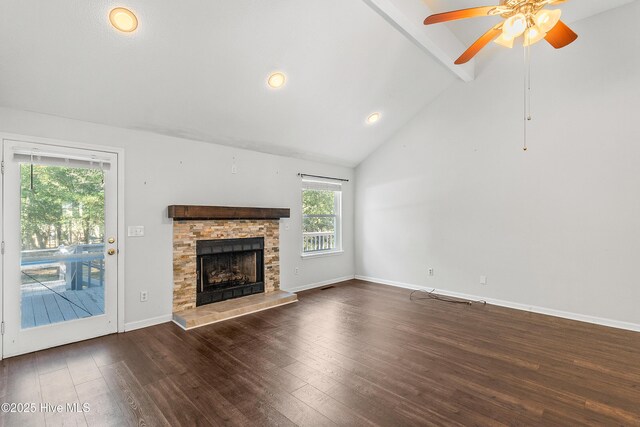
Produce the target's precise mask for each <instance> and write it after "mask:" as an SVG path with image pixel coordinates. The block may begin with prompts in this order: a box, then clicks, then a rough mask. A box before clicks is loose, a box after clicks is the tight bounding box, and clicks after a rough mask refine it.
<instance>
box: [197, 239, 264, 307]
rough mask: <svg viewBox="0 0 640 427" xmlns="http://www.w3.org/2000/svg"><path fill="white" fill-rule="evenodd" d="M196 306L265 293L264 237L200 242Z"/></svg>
mask: <svg viewBox="0 0 640 427" xmlns="http://www.w3.org/2000/svg"><path fill="white" fill-rule="evenodd" d="M196 256H197V263H196V270H197V276H196V277H197V293H196V306H201V305H204V304H210V303H213V302H218V301H224V300H228V299H231V298H238V297H242V296H246V295H252V294H257V293H261V292H264V238H263V237H257V238H249V239H220V240H198V241H197V242H196Z"/></svg>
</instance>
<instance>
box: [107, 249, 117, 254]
mask: <svg viewBox="0 0 640 427" xmlns="http://www.w3.org/2000/svg"><path fill="white" fill-rule="evenodd" d="M115 253H116V250H115V249H109V250H108V251H107V254H109V255H113V254H115Z"/></svg>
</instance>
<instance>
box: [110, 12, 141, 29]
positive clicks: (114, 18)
mask: <svg viewBox="0 0 640 427" xmlns="http://www.w3.org/2000/svg"><path fill="white" fill-rule="evenodd" d="M109 21H110V22H111V25H113V27H114V28H115V29H116V30H118V31H122V32H123V33H130V32H132V31H135V29H136V28H138V18H136V15H134V14H133V12H131V11H130V10H129V9H125V8H124V7H116V8H115V9H113V10H112V11H111V12H109Z"/></svg>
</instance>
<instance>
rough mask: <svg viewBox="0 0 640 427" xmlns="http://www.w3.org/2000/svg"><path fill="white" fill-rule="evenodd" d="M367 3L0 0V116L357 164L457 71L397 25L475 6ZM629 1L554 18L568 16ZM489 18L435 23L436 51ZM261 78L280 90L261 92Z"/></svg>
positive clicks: (586, 2) (593, 1)
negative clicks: (392, 13) (438, 27)
mask: <svg viewBox="0 0 640 427" xmlns="http://www.w3.org/2000/svg"><path fill="white" fill-rule="evenodd" d="M379 1H380V0H364V1H362V0H324V1H321V2H320V1H300V0H269V1H264V0H212V1H199V0H180V1H173V0H153V1H150V0H124V1H120V2H117V3H116V2H113V1H86V0H56V1H25V0H2V2H0V106H5V107H10V108H16V109H22V110H28V111H36V112H40V113H46V114H53V115H58V116H63V117H69V118H74V119H79V120H85V121H89V122H96V123H103V124H107V125H112V126H118V127H124V128H131V129H142V130H148V131H151V132H156V133H160V134H166V135H174V136H181V137H185V138H189V139H194V140H200V141H205V142H215V143H220V144H226V145H232V146H237V147H242V148H249V149H254V150H258V151H264V152H270V153H274V154H284V155H290V156H295V157H301V158H307V159H313V160H321V161H328V162H332V163H338V164H345V165H356V164H358V163H359V162H360V161H362V160H363V159H364V158H365V157H366V156H367V155H368V154H370V153H371V152H372V151H374V150H375V149H376V148H377V147H378V146H379V145H380V144H382V143H383V142H384V141H385V140H387V139H388V138H389V137H390V136H391V135H392V134H393V133H395V132H396V131H397V130H398V129H399V128H400V127H402V126H403V125H404V124H405V123H406V122H407V121H408V120H409V119H410V118H411V117H413V116H414V115H415V114H416V113H417V111H419V110H420V109H421V108H422V107H423V106H424V105H426V104H428V103H429V102H431V101H432V100H433V99H434V98H435V97H437V96H438V95H439V94H440V93H441V92H442V91H443V90H444V89H446V87H447V86H448V85H450V84H451V83H452V82H453V81H455V80H456V79H457V78H458V75H460V73H457V74H458V75H456V73H454V72H452V70H451V68H449V67H448V65H449V64H447V61H446V60H443V59H442V55H440V56H439V55H438V54H436V55H434V54H433V50H431V51H430V50H429V49H427V48H425V46H424V45H423V44H421V43H420V40H417V39H416V35H415V34H414V36H413V37H412V36H411V34H409V32H408V30H407V28H403V26H402V23H404V24H406V23H407V22H409V23H410V24H411V25H412V26H414V27H415V28H412V30H413V31H422V28H419V26H415V23H416V22H418V23H420V22H421V21H422V20H423V19H424V17H425V16H422V15H423V14H424V13H425V10H432V11H433V12H442V11H445V10H451V9H458V8H463V7H472V6H477V5H480V3H483V2H482V1H479V0H393V1H392V0H385V1H387V5H388V6H389V5H390V6H402V5H403V4H404V5H405V6H409V7H408V8H405V9H403V11H404V12H403V13H408V14H409V15H408V16H405V18H404V20H403V22H402V23H400V24H399V23H398V22H394V20H393V19H392V18H390V17H389V16H388V15H386V14H385V13H384V11H381V10H380V9H379V8H378V7H376V5H375V3H376V2H379ZM629 1H631V0H607V1H603V0H573V1H572V2H569V3H567V4H566V5H563V9H566V13H567V14H569V16H574V17H575V19H579V18H583V17H585V16H589V15H591V14H594V13H597V12H600V11H602V10H604V9H607V8H610V7H615V6H618V5H620V4H623V3H628V2H629ZM408 2H409V3H408ZM410 2H416V3H417V4H416V5H414V4H411V3H410ZM486 3H489V4H491V3H497V1H488V2H486ZM117 6H125V7H128V8H130V9H131V10H133V11H134V12H135V13H136V15H137V16H138V18H139V20H140V26H139V28H138V30H137V31H136V32H135V33H132V34H123V33H118V32H116V31H115V30H114V29H113V28H112V27H111V26H110V25H109V22H108V17H107V16H108V12H109V10H111V9H112V8H113V7H117ZM407 11H409V12H407ZM570 19H574V18H570ZM488 20H490V18H486V20H485V21H480V20H473V21H466V22H465V23H462V22H457V23H450V24H445V31H447V32H449V36H451V37H450V38H451V40H449V41H450V42H451V44H449V45H448V47H447V48H448V49H452V48H451V46H453V45H455V44H456V43H458V45H460V44H464V45H466V44H469V43H471V42H472V41H473V40H475V38H477V37H478V36H479V35H480V34H482V33H483V32H484V29H485V28H486V27H488V26H489V25H491V24H490V22H489V21H488ZM430 35H431V36H432V35H433V33H431V34H430ZM422 36H423V35H422V34H417V37H418V38H421V37H422ZM443 37H444V36H443ZM447 37H448V36H447ZM442 40H443V38H440V41H442ZM438 42H439V40H438V39H434V38H433V36H432V39H431V43H432V46H431V47H432V49H433V47H434V46H438ZM443 49H444V48H443ZM453 49H457V48H456V47H454V48H453ZM441 53H442V52H440V54H441ZM438 58H439V59H438ZM454 59H455V58H454ZM272 71H283V72H285V73H286V75H287V77H288V80H287V84H286V85H285V87H284V88H282V89H280V90H273V89H270V88H269V87H267V85H266V83H265V82H266V78H267V76H268V75H269V73H270V72H272ZM454 71H456V70H454ZM471 78H472V76H471ZM376 111H377V112H380V113H381V114H382V119H381V120H380V121H379V122H378V123H376V124H375V125H367V124H366V123H365V119H366V117H367V116H368V115H369V114H371V113H372V112H376Z"/></svg>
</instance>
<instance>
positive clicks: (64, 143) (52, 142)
mask: <svg viewBox="0 0 640 427" xmlns="http://www.w3.org/2000/svg"><path fill="white" fill-rule="evenodd" d="M5 140H12V141H23V142H25V143H29V142H31V143H36V144H42V145H48V146H51V147H52V148H56V147H59V148H71V149H74V148H76V149H85V150H92V151H104V152H106V153H112V154H115V155H116V159H117V160H116V161H117V163H118V175H117V181H118V182H117V192H118V194H117V195H116V200H117V204H118V207H117V220H116V223H117V231H116V232H117V236H118V237H117V239H118V242H119V244H118V252H117V254H116V256H117V257H118V274H117V277H116V280H117V289H118V297H117V307H116V310H117V331H118V333H123V332H125V312H124V310H125V298H124V295H125V274H124V273H125V258H126V257H125V253H126V250H125V247H126V241H125V238H126V234H125V216H124V214H125V208H124V201H125V197H124V188H125V187H124V179H125V174H124V168H125V162H124V158H125V150H124V148H122V147H113V146H105V145H97V144H90V143H85V142H77V141H68V140H60V139H53V138H43V137H38V136H30V135H22V134H14V133H7V132H0V142H2V144H1V145H2V146H4V141H5ZM0 182H2V183H3V182H4V175H3V176H2V181H0ZM0 192H1V193H2V194H1V195H2V207H1V209H0V222H1V223H2V226H1V227H2V240H3V241H4V232H5V230H4V218H3V215H4V191H3V187H0ZM0 275H1V276H2V280H3V281H4V256H3V257H2V264H0ZM0 318H1V319H2V320H3V321H4V283H2V295H1V297H0ZM0 350H2V347H0ZM1 359H2V351H0V360H1Z"/></svg>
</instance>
